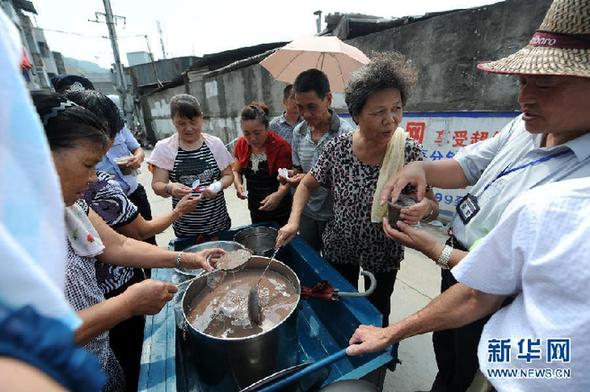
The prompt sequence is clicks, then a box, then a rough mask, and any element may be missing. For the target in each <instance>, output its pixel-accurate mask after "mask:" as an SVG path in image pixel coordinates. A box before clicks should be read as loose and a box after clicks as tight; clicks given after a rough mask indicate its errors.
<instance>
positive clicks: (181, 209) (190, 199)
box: [174, 193, 201, 219]
mask: <svg viewBox="0 0 590 392" xmlns="http://www.w3.org/2000/svg"><path fill="white" fill-rule="evenodd" d="M200 201H201V196H193V195H192V193H189V194H187V195H184V196H183V197H182V199H180V200H179V201H178V203H177V204H176V207H175V208H174V213H175V214H176V216H177V218H176V219H178V218H182V217H183V216H185V215H186V214H188V213H189V212H191V211H193V210H194V209H195V208H197V205H199V202H200Z"/></svg>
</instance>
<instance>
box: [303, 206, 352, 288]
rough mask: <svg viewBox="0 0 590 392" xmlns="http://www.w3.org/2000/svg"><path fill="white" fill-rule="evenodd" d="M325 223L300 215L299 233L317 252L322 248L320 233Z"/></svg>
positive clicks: (324, 227) (322, 231)
mask: <svg viewBox="0 0 590 392" xmlns="http://www.w3.org/2000/svg"><path fill="white" fill-rule="evenodd" d="M327 223H328V221H322V220H315V219H312V218H310V217H308V216H305V215H301V222H300V223H299V234H300V235H301V236H302V237H303V239H304V240H305V242H307V243H308V244H309V245H311V247H312V248H314V249H315V250H316V251H317V252H318V253H319V252H320V251H321V250H322V248H323V243H322V234H323V233H324V230H325V229H326V224H327ZM355 287H356V283H355Z"/></svg>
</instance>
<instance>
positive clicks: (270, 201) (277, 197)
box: [258, 192, 283, 211]
mask: <svg viewBox="0 0 590 392" xmlns="http://www.w3.org/2000/svg"><path fill="white" fill-rule="evenodd" d="M281 200H283V195H281V194H279V193H278V192H273V193H271V194H270V195H268V196H266V197H265V198H264V199H263V200H262V201H261V202H260V207H258V210H260V211H273V210H275V209H276V208H277V207H278V206H279V204H280V203H281Z"/></svg>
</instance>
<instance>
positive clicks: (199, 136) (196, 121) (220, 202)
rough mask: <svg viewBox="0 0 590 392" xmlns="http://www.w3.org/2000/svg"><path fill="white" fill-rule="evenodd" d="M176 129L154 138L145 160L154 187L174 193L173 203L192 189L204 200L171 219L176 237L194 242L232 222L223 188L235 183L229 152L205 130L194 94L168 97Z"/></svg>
mask: <svg viewBox="0 0 590 392" xmlns="http://www.w3.org/2000/svg"><path fill="white" fill-rule="evenodd" d="M170 116H171V117H172V122H173V124H174V127H175V128H176V131H177V132H176V134H174V135H172V136H170V137H168V138H166V139H163V140H160V141H159V142H158V143H156V146H155V147H154V151H153V152H152V155H151V156H150V158H149V159H148V162H149V163H150V164H151V165H152V167H153V175H154V176H153V178H152V189H153V190H154V192H155V193H156V194H157V195H160V196H162V197H172V207H173V208H174V207H175V206H176V204H177V203H178V202H179V201H180V200H181V199H182V198H183V197H185V196H186V195H189V194H190V193H191V192H196V193H202V195H203V200H201V202H200V203H199V205H198V207H197V208H195V209H194V210H193V211H192V212H190V213H189V214H187V215H185V216H184V217H182V218H180V219H179V220H177V221H176V222H174V225H173V227H174V234H176V236H177V237H193V238H194V237H196V242H197V243H200V242H205V241H211V240H216V239H218V238H219V236H218V235H219V233H220V232H221V231H223V230H227V229H229V228H230V226H231V220H230V218H229V214H228V212H227V207H226V205H225V197H224V196H223V190H224V189H225V188H227V187H228V186H230V185H231V184H232V183H233V174H232V171H231V163H232V161H233V158H232V156H231V154H230V153H229V152H228V151H227V149H226V148H225V145H224V144H223V142H222V141H221V140H220V139H219V138H217V137H215V136H212V135H208V134H206V133H203V112H202V111H201V105H200V104H199V101H198V100H197V98H195V97H193V96H191V95H188V94H179V95H175V96H174V97H172V99H171V100H170Z"/></svg>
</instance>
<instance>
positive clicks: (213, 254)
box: [181, 248, 225, 271]
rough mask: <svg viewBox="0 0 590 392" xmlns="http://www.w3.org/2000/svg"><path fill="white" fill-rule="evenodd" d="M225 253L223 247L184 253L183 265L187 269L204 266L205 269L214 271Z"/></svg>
mask: <svg viewBox="0 0 590 392" xmlns="http://www.w3.org/2000/svg"><path fill="white" fill-rule="evenodd" d="M224 254H225V251H224V250H223V249H219V248H213V249H205V250H202V251H200V252H195V253H183V254H182V256H181V264H182V267H184V268H186V269H195V268H202V269H204V270H205V271H213V270H214V269H215V266H216V265H217V261H218V260H219V258H220V257H221V256H223V255H224Z"/></svg>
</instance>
